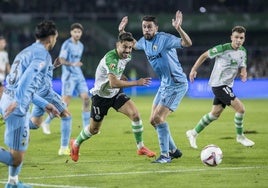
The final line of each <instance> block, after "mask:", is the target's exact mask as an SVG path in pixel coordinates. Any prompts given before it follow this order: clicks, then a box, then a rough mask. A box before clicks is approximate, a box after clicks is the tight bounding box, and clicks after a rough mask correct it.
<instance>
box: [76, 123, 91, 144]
mask: <svg viewBox="0 0 268 188" xmlns="http://www.w3.org/2000/svg"><path fill="white" fill-rule="evenodd" d="M88 126H90V125H88ZM88 126H87V127H85V128H84V129H83V130H82V131H81V132H80V134H79V135H78V137H77V138H76V139H75V144H77V145H78V146H80V145H81V144H82V143H83V142H84V141H86V140H87V139H89V138H90V137H91V136H92V134H91V133H90V132H89V130H88V129H89V127H88Z"/></svg>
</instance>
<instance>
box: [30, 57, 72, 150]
mask: <svg viewBox="0 0 268 188" xmlns="http://www.w3.org/2000/svg"><path fill="white" fill-rule="evenodd" d="M51 62H52V61H51V59H50V62H49V67H48V74H47V75H46V77H44V78H43V79H42V84H41V88H40V89H39V90H38V92H37V94H38V95H39V96H40V97H42V98H44V99H45V100H47V101H48V102H50V103H51V104H53V105H54V106H55V107H56V108H57V109H58V111H59V112H60V117H61V124H64V123H66V120H67V122H69V121H68V119H70V113H69V112H68V109H67V106H66V104H65V103H64V102H63V101H62V99H61V97H60V95H59V94H57V93H56V92H55V91H54V90H53V88H52V76H53V70H54V68H57V67H58V66H60V62H59V60H58V58H57V59H56V60H55V61H54V64H53V65H52V63H51ZM44 113H45V110H44V109H42V108H41V107H39V106H37V105H33V108H32V113H31V119H30V122H29V123H30V124H29V125H30V129H38V128H39V127H40V125H41V123H42V116H43V115H44ZM50 117H51V115H50ZM64 126H65V125H62V126H61V128H62V129H63V127H64ZM67 126H68V127H69V126H70V125H67ZM66 134H67V135H66ZM69 137H70V135H69V132H67V133H66V132H65V131H64V130H62V131H61V143H65V144H68V138H69ZM58 154H59V155H69V154H70V152H69V151H67V152H66V153H62V152H61V149H60V150H59V152H58Z"/></svg>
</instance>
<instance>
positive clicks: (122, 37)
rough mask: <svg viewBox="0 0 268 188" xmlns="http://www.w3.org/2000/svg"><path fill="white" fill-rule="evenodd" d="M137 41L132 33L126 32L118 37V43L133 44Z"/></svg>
mask: <svg viewBox="0 0 268 188" xmlns="http://www.w3.org/2000/svg"><path fill="white" fill-rule="evenodd" d="M134 40H135V39H134V38H133V36H132V33H130V32H125V33H120V34H119V36H118V41H119V42H123V41H128V42H133V41H134Z"/></svg>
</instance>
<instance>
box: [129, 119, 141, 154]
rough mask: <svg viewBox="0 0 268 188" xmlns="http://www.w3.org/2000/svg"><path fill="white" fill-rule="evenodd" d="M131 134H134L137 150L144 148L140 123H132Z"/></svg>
mask: <svg viewBox="0 0 268 188" xmlns="http://www.w3.org/2000/svg"><path fill="white" fill-rule="evenodd" d="M131 125H132V132H133V133H134V136H135V140H136V143H137V147H138V149H140V148H142V147H143V146H144V144H143V139H142V132H143V126H142V121H141V120H139V121H136V122H134V121H132V123H131Z"/></svg>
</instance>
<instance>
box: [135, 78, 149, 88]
mask: <svg viewBox="0 0 268 188" xmlns="http://www.w3.org/2000/svg"><path fill="white" fill-rule="evenodd" d="M137 83H138V84H137V85H139V86H149V85H150V84H151V83H152V78H150V77H147V78H140V79H139V80H137Z"/></svg>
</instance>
